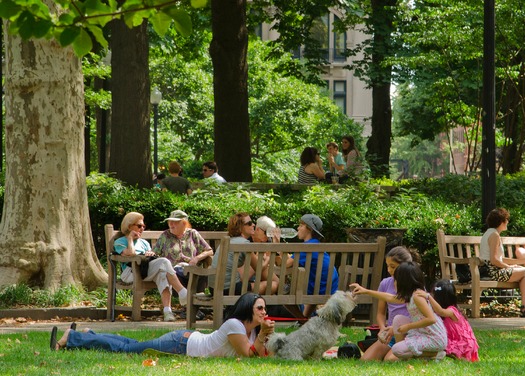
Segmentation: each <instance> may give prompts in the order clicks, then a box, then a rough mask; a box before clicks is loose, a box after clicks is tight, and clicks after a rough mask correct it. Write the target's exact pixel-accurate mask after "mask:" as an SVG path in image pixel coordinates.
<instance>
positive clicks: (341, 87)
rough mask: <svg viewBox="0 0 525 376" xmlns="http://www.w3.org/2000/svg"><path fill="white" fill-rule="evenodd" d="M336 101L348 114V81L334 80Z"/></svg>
mask: <svg viewBox="0 0 525 376" xmlns="http://www.w3.org/2000/svg"><path fill="white" fill-rule="evenodd" d="M334 103H335V104H336V105H337V106H339V108H340V109H341V110H342V111H343V113H344V114H346V81H334Z"/></svg>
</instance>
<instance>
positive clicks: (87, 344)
mask: <svg viewBox="0 0 525 376" xmlns="http://www.w3.org/2000/svg"><path fill="white" fill-rule="evenodd" d="M266 316H267V315H266V301H265V300H264V299H263V298H262V297H261V296H260V295H258V294H254V293H251V292H248V293H246V294H244V295H242V296H241V297H240V298H239V300H237V303H235V305H234V306H233V307H232V309H231V311H230V314H229V315H228V317H227V318H226V321H225V322H224V323H223V324H222V325H221V327H220V328H219V329H217V330H216V331H214V332H212V333H209V334H203V333H200V332H197V331H192V330H175V331H172V332H169V333H167V334H164V335H163V336H161V337H159V338H156V339H153V340H149V341H144V342H139V341H137V340H134V339H131V338H127V337H123V336H119V335H116V334H97V333H95V332H93V331H92V330H88V331H84V332H77V331H76V330H74V329H67V330H66V331H65V333H64V335H63V336H62V338H60V340H58V341H57V340H56V333H57V327H53V330H52V332H51V342H50V344H51V350H59V349H68V350H70V349H87V350H105V351H110V352H124V353H142V352H144V351H145V350H153V351H158V352H162V353H170V354H179V355H188V356H191V357H236V356H242V357H252V356H267V355H268V351H267V350H266V340H267V337H268V336H269V335H270V334H271V333H273V331H274V327H275V322H274V321H271V320H266Z"/></svg>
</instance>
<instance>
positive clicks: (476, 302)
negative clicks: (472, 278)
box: [472, 289, 481, 319]
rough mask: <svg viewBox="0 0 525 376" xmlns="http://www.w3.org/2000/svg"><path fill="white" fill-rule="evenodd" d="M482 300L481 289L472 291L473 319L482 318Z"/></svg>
mask: <svg viewBox="0 0 525 376" xmlns="http://www.w3.org/2000/svg"><path fill="white" fill-rule="evenodd" d="M480 300H481V291H480V290H479V289H472V318H474V319H479V317H480V306H481V304H480Z"/></svg>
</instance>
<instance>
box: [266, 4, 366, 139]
mask: <svg viewBox="0 0 525 376" xmlns="http://www.w3.org/2000/svg"><path fill="white" fill-rule="evenodd" d="M340 16H341V13H340V12H338V11H336V10H332V11H331V12H330V13H329V14H326V15H325V16H323V17H321V18H320V19H319V20H318V22H317V23H316V24H315V25H314V27H313V28H312V33H313V34H314V35H315V38H316V39H317V40H318V41H319V42H320V43H321V49H322V53H323V54H324V57H325V59H326V60H327V62H328V64H327V65H325V66H324V67H323V70H324V72H325V73H324V74H323V75H322V79H323V80H325V82H326V85H327V89H328V91H329V92H330V96H331V97H332V99H333V100H334V102H335V103H336V104H337V105H338V106H339V107H340V108H341V109H342V110H343V112H344V113H345V114H346V115H347V116H348V117H350V118H352V119H354V120H355V121H357V122H359V123H360V124H363V125H364V131H363V136H365V137H368V136H370V133H371V125H370V122H371V117H372V91H371V90H370V89H367V88H366V84H365V83H364V82H363V81H361V80H360V79H359V78H357V77H355V76H354V74H353V72H352V71H350V70H348V69H345V66H348V65H349V64H351V63H352V60H356V59H360V58H361V56H359V55H358V56H356V57H345V54H344V52H345V49H350V48H354V47H355V46H356V45H358V44H360V43H361V42H363V41H364V40H365V39H366V38H367V35H365V34H364V33H362V32H360V31H358V30H347V31H346V32H345V33H338V32H337V31H335V30H334V27H333V23H334V20H336V19H337V17H340ZM257 32H258V34H259V36H260V37H261V39H262V40H275V39H277V38H278V34H277V32H276V31H275V30H271V25H268V24H263V25H261V27H260V28H259V30H258V31H257ZM303 52H304V48H303V47H301V48H298V49H297V50H296V51H294V55H295V57H296V58H301V57H302V56H303Z"/></svg>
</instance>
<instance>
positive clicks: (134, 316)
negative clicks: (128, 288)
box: [131, 290, 144, 321]
mask: <svg viewBox="0 0 525 376" xmlns="http://www.w3.org/2000/svg"><path fill="white" fill-rule="evenodd" d="M143 297H144V291H142V290H134V291H133V305H132V307H131V320H133V321H141V320H142V315H141V313H142V308H141V304H142V298H143Z"/></svg>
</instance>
